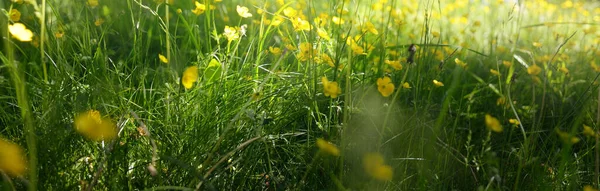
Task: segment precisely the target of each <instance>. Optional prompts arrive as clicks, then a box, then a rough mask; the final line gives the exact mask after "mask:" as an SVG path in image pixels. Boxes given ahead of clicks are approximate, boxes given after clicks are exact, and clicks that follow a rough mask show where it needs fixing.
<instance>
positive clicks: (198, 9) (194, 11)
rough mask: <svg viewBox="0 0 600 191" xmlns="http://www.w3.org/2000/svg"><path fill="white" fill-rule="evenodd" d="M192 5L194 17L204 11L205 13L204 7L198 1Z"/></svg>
mask: <svg viewBox="0 0 600 191" xmlns="http://www.w3.org/2000/svg"><path fill="white" fill-rule="evenodd" d="M194 4H195V5H196V8H195V9H194V10H192V13H194V14H195V15H201V14H202V13H204V11H206V5H204V4H202V3H200V2H198V1H195V2H194Z"/></svg>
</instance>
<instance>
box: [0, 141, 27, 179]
mask: <svg viewBox="0 0 600 191" xmlns="http://www.w3.org/2000/svg"><path fill="white" fill-rule="evenodd" d="M0 148H2V149H0V170H2V171H4V172H6V173H7V174H9V175H11V176H23V175H24V174H25V171H26V169H27V162H26V161H25V155H24V154H23V149H22V148H21V147H20V146H19V145H17V144H15V143H12V142H10V141H7V140H4V139H1V138H0Z"/></svg>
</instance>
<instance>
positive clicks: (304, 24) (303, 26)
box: [292, 17, 310, 31]
mask: <svg viewBox="0 0 600 191" xmlns="http://www.w3.org/2000/svg"><path fill="white" fill-rule="evenodd" d="M292 26H294V30H296V31H310V23H308V21H305V20H304V19H301V18H300V17H297V18H296V19H292Z"/></svg>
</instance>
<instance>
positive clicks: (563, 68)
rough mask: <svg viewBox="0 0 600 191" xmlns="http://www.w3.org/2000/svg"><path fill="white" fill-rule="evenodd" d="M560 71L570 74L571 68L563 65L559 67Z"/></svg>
mask: <svg viewBox="0 0 600 191" xmlns="http://www.w3.org/2000/svg"><path fill="white" fill-rule="evenodd" d="M558 70H559V71H560V72H562V73H564V74H569V69H568V68H567V67H565V66H563V67H561V68H560V69H558Z"/></svg>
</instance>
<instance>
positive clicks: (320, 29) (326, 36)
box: [317, 28, 331, 41]
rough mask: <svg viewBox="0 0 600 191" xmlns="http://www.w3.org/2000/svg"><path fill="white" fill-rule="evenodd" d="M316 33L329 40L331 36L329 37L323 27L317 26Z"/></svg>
mask: <svg viewBox="0 0 600 191" xmlns="http://www.w3.org/2000/svg"><path fill="white" fill-rule="evenodd" d="M317 34H318V35H319V37H321V38H323V39H325V40H327V41H329V40H331V38H330V37H329V34H327V31H326V30H325V29H323V28H318V29H317Z"/></svg>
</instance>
